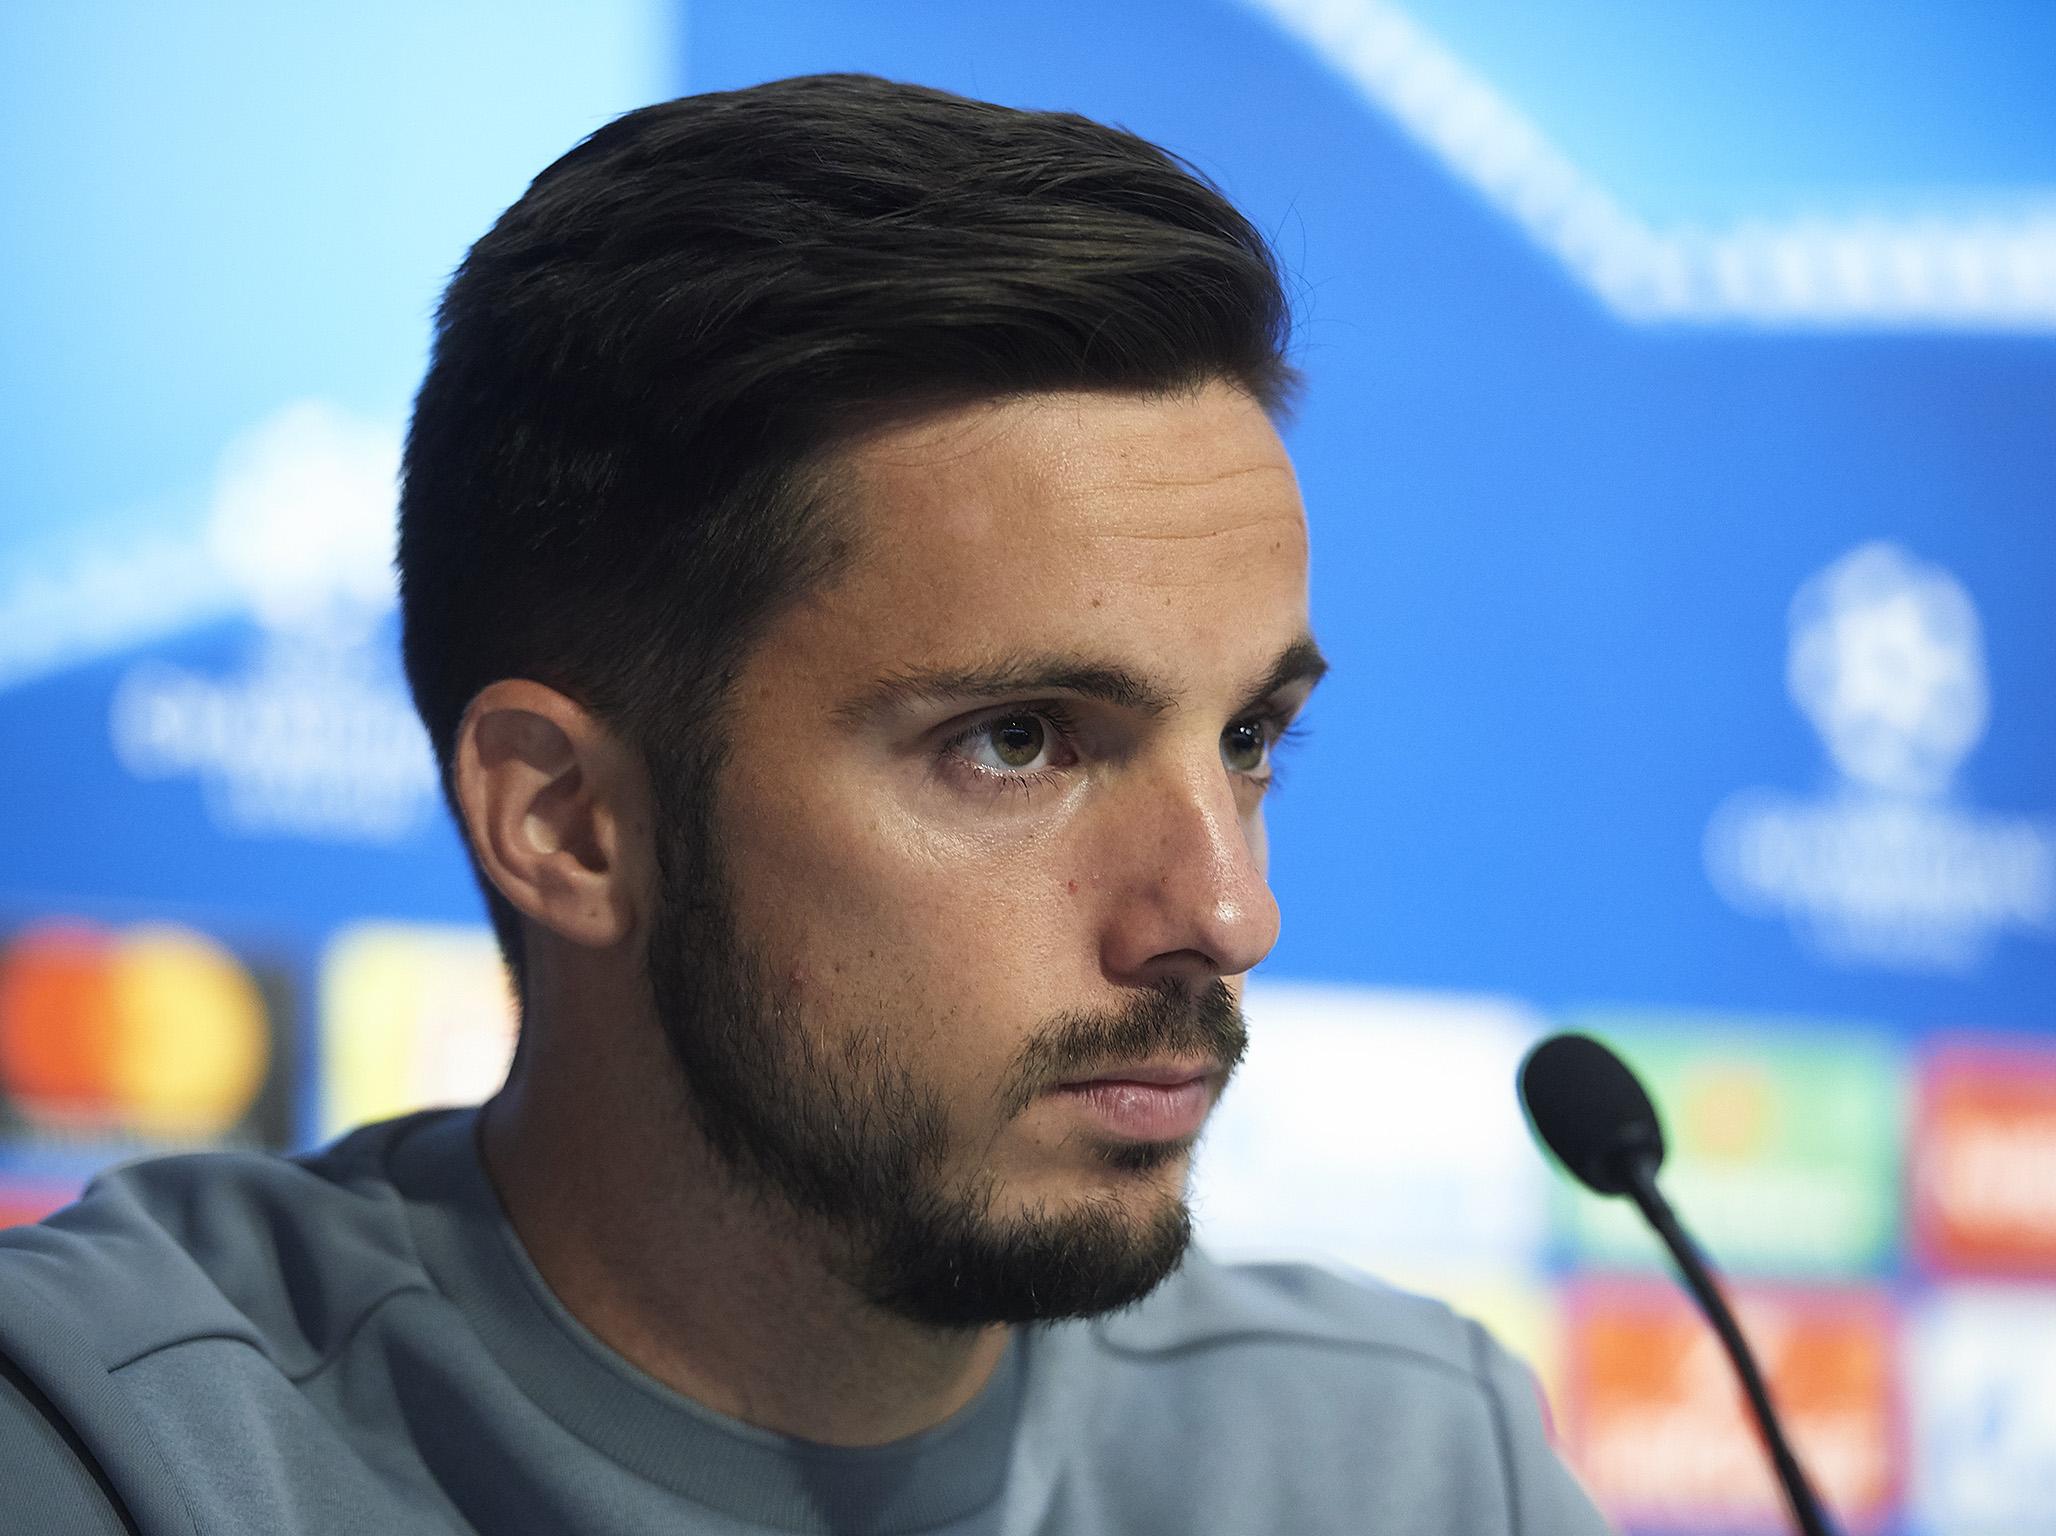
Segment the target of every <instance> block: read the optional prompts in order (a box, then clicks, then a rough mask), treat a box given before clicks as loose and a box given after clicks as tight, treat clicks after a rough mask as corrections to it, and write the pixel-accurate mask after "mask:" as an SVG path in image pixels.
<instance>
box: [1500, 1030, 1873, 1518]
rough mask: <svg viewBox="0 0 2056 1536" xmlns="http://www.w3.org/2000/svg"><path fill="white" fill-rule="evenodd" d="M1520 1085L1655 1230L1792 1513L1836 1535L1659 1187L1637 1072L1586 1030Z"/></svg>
mask: <svg viewBox="0 0 2056 1536" xmlns="http://www.w3.org/2000/svg"><path fill="white" fill-rule="evenodd" d="M1520 1089H1521V1103H1522V1105H1523V1106H1525V1108H1526V1109H1527V1112H1528V1124H1529V1125H1530V1126H1531V1127H1533V1128H1534V1132H1535V1134H1536V1135H1537V1136H1538V1137H1540V1138H1541V1140H1542V1142H1543V1144H1544V1145H1545V1146H1547V1147H1548V1148H1549V1150H1550V1151H1551V1152H1553V1153H1555V1154H1556V1160H1557V1161H1558V1162H1560V1163H1562V1164H1563V1166H1564V1168H1565V1170H1566V1171H1567V1172H1569V1173H1570V1175H1571V1176H1572V1177H1573V1178H1575V1179H1576V1180H1577V1181H1578V1182H1579V1183H1581V1184H1583V1185H1584V1186H1585V1187H1586V1188H1587V1189H1589V1190H1591V1191H1592V1192H1593V1193H1595V1194H1601V1195H1626V1196H1627V1197H1628V1198H1629V1199H1631V1200H1633V1201H1634V1202H1635V1205H1636V1207H1637V1208H1638V1209H1639V1210H1640V1211H1641V1212H1642V1214H1643V1216H1644V1217H1646V1218H1647V1219H1648V1222H1649V1225H1650V1226H1652V1227H1654V1228H1655V1229H1656V1235H1657V1236H1658V1237H1660V1238H1662V1239H1663V1245H1664V1247H1666V1248H1668V1249H1669V1250H1670V1254H1671V1258H1672V1259H1674V1260H1675V1261H1676V1262H1677V1266H1678V1274H1679V1276H1680V1277H1681V1278H1682V1279H1683V1280H1684V1282H1685V1287H1686V1289H1687V1290H1689V1291H1691V1293H1692V1298H1693V1300H1695V1301H1697V1302H1698V1303H1699V1310H1700V1311H1701V1312H1703V1313H1705V1314H1706V1320H1707V1322H1709V1323H1710V1324H1712V1325H1713V1331H1714V1332H1715V1333H1717V1334H1719V1335H1720V1341H1721V1343H1722V1344H1723V1345H1725V1346H1726V1348H1727V1351H1728V1358H1729V1359H1730V1360H1731V1361H1733V1362H1734V1366H1735V1374H1736V1375H1738V1376H1740V1377H1741V1378H1742V1390H1743V1391H1744V1392H1746V1393H1747V1394H1748V1396H1749V1406H1750V1408H1751V1410H1752V1411H1753V1412H1754V1413H1755V1415H1756V1427H1757V1429H1758V1430H1760V1431H1761V1432H1762V1435H1763V1443H1764V1445H1765V1447H1766V1448H1767V1449H1768V1450H1769V1452H1770V1459H1771V1465H1772V1466H1773V1467H1774V1468H1775V1469H1776V1471H1777V1474H1778V1481H1779V1483H1781V1484H1782V1485H1783V1486H1784V1490H1785V1500H1786V1502H1787V1503H1788V1504H1790V1505H1791V1507H1792V1518H1793V1519H1794V1520H1796V1521H1798V1523H1799V1529H1800V1531H1801V1532H1802V1533H1803V1536H1834V1527H1832V1526H1831V1525H1829V1524H1828V1521H1827V1516H1826V1515H1825V1514H1824V1513H1823V1511H1822V1508H1821V1503H1820V1499H1819V1498H1818V1497H1817V1496H1816V1495H1815V1493H1814V1491H1813V1487H1812V1485H1811V1484H1809V1483H1808V1482H1807V1480H1806V1473H1805V1471H1804V1470H1803V1469H1802V1468H1801V1467H1800V1465H1799V1458H1798V1457H1796V1456H1794V1455H1793V1454H1792V1448H1791V1446H1790V1445H1788V1444H1786V1442H1785V1432H1784V1430H1783V1429H1782V1428H1781V1427H1780V1426H1779V1424H1778V1416H1777V1413H1776V1411H1775V1410H1774V1409H1773V1408H1772V1407H1771V1402H1770V1392H1769V1390H1768V1389H1767V1388H1766V1387H1765V1386H1764V1384H1763V1375H1762V1373H1761V1372H1759V1371H1758V1370H1757V1368H1756V1360H1755V1358H1754V1357H1753V1356H1752V1355H1751V1354H1750V1353H1749V1345H1748V1343H1747V1342H1746V1341H1745V1340H1744V1339H1743V1337H1742V1330H1741V1329H1740V1328H1739V1327H1737V1326H1736V1324H1735V1315H1734V1313H1733V1312H1731V1311H1729V1310H1728V1304H1727V1301H1726V1299H1725V1298H1724V1297H1723V1296H1722V1295H1721V1292H1720V1287H1719V1286H1718V1285H1717V1284H1715V1282H1714V1278H1713V1271H1712V1269H1711V1267H1710V1266H1709V1265H1708V1264H1707V1262H1706V1260H1705V1259H1704V1258H1703V1257H1702V1256H1701V1255H1700V1252H1699V1249H1698V1247H1697V1245H1696V1244H1694V1243H1693V1241H1692V1238H1691V1235H1690V1234H1689V1233H1687V1232H1686V1231H1685V1229H1684V1227H1682V1226H1681V1225H1679V1223H1678V1218H1677V1216H1676V1214H1675V1213H1674V1212H1673V1211H1672V1210H1671V1208H1670V1202H1669V1201H1667V1200H1665V1199H1664V1198H1663V1193H1662V1191H1660V1190H1659V1189H1658V1188H1657V1187H1656V1171H1657V1169H1659V1168H1661V1167H1662V1166H1663V1127H1662V1126H1661V1125H1660V1124H1658V1123H1657V1119H1656V1106H1655V1105H1653V1104H1651V1103H1650V1102H1649V1095H1648V1093H1647V1092H1646V1091H1645V1090H1644V1089H1643V1087H1642V1084H1641V1083H1640V1082H1639V1081H1637V1080H1636V1077H1635V1074H1634V1073H1633V1072H1631V1071H1629V1070H1628V1067H1627V1064H1626V1063H1625V1062H1623V1061H1622V1060H1621V1059H1620V1058H1619V1057H1618V1056H1616V1055H1614V1054H1613V1052H1612V1051H1609V1050H1608V1049H1607V1048H1606V1047H1605V1046H1603V1045H1601V1044H1600V1043H1599V1042H1598V1041H1597V1040H1594V1039H1592V1038H1591V1037H1590V1036H1589V1035H1570V1034H1566V1035H1551V1036H1550V1037H1549V1038H1548V1039H1547V1040H1544V1041H1543V1042H1542V1043H1541V1044H1540V1045H1538V1046H1536V1047H1535V1048H1534V1049H1533V1050H1531V1051H1530V1052H1528V1059H1527V1060H1526V1061H1524V1062H1522V1063H1521V1071H1520Z"/></svg>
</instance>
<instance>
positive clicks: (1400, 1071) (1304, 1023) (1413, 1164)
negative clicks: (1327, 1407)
mask: <svg viewBox="0 0 2056 1536" xmlns="http://www.w3.org/2000/svg"><path fill="white" fill-rule="evenodd" d="M1245 1009H1246V1012H1247V1014H1248V1017H1249V1024H1250V1038H1251V1045H1250V1051H1249V1057H1248V1060H1247V1061H1246V1062H1245V1063H1244V1065H1243V1067H1242V1070H1241V1071H1240V1072H1239V1073H1237V1075H1236V1078H1235V1081H1234V1083H1233V1084H1232V1085H1231V1086H1230V1087H1229V1089H1228V1093H1227V1096H1226V1097H1225V1098H1224V1099H1223V1100H1222V1102H1221V1106H1220V1109H1219V1110H1218V1111H1217V1113H1216V1115H1215V1117H1214V1121H1213V1124H1212V1126H1211V1128H1210V1129H1209V1131H1208V1133H1207V1139H1206V1143H1205V1146H1204V1149H1203V1151H1202V1153H1201V1156H1200V1161H1199V1165H1198V1169H1197V1173H1196V1178H1195V1209H1196V1213H1197V1215H1198V1218H1199V1222H1200V1226H1201V1230H1202V1232H1203V1234H1204V1235H1205V1237H1206V1239H1207V1241H1209V1242H1210V1243H1212V1244H1213V1245H1215V1246H1216V1247H1219V1248H1223V1249H1234V1250H1240V1251H1244V1252H1247V1251H1251V1250H1264V1251H1273V1252H1276V1251H1287V1252H1293V1253H1301V1254H1308V1253H1310V1254H1315V1255H1319V1256H1322V1257H1326V1258H1331V1259H1337V1260H1341V1261H1343V1262H1345V1263H1349V1264H1354V1265H1357V1266H1359V1267H1361V1268H1364V1269H1368V1270H1373V1271H1376V1272H1380V1273H1382V1272H1384V1270H1385V1269H1387V1268H1388V1267H1390V1266H1391V1265H1393V1264H1395V1263H1398V1264H1414V1265H1418V1264H1434V1265H1437V1266H1440V1267H1441V1268H1443V1269H1444V1270H1445V1271H1446V1270H1448V1269H1450V1268H1453V1267H1469V1268H1488V1269H1491V1268H1504V1267H1506V1266H1522V1265H1527V1264H1530V1263H1533V1262H1537V1261H1539V1258H1540V1256H1541V1252H1542V1246H1543V1243H1544V1240H1545V1238H1546V1235H1547V1221H1548V1197H1547V1190H1548V1175H1547V1173H1546V1171H1545V1170H1544V1168H1543V1166H1542V1163H1541V1161H1540V1159H1539V1158H1538V1157H1537V1156H1536V1155H1535V1151H1534V1148H1533V1147H1532V1146H1531V1145H1530V1144H1529V1142H1528V1139H1527V1136H1526V1133H1525V1132H1524V1131H1523V1129H1522V1127H1521V1120H1520V1116H1519V1115H1518V1114H1517V1113H1515V1111H1514V1108H1513V1098H1512V1094H1513V1087H1512V1085H1513V1074H1514V1069H1515V1067H1516V1066H1517V1065H1518V1063H1519V1061H1520V1057H1521V1052H1522V1051H1523V1050H1524V1049H1525V1048H1526V1047H1527V1045H1528V1043H1529V1042H1530V1041H1532V1040H1533V1039H1534V1038H1535V1036H1536V1035H1537V1034H1539V1033H1540V1032H1541V1028H1542V1021H1541V1020H1540V1019H1539V1018H1538V1017H1537V1016H1536V1015H1534V1014H1533V1013H1531V1012H1529V1011H1528V1010H1526V1009H1524V1008H1522V1007H1521V1006H1520V1005H1518V1004H1515V1003H1511V1002H1505V1001H1501V1000H1498V999H1494V998H1481V997H1465V996H1460V995H1454V994H1450V995H1438V994H1429V993H1406V992H1379V991H1370V990H1353V989H1346V988H1304V987H1291V986H1284V985H1279V984H1263V983H1252V985H1251V986H1250V988H1249V992H1248V995H1247V998H1246V999H1245Z"/></svg>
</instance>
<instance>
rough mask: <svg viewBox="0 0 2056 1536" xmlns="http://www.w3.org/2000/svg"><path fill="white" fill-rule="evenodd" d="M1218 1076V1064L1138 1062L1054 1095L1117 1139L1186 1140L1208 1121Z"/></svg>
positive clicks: (1069, 1085)
mask: <svg viewBox="0 0 2056 1536" xmlns="http://www.w3.org/2000/svg"><path fill="white" fill-rule="evenodd" d="M1221 1072H1222V1068H1221V1066H1220V1064H1219V1063H1218V1062H1138V1063H1133V1064H1124V1065H1121V1066H1116V1067H1109V1068H1105V1069H1103V1070H1101V1071H1098V1072H1095V1073H1094V1074H1093V1075H1092V1076H1091V1077H1089V1078H1080V1079H1078V1080H1076V1081H1073V1082H1068V1083H1062V1084H1059V1085H1058V1086H1057V1087H1056V1088H1055V1089H1053V1090H1052V1094H1053V1095H1054V1096H1055V1097H1056V1098H1059V1099H1063V1100H1067V1101H1069V1102H1070V1103H1072V1104H1074V1105H1075V1106H1076V1107H1077V1109H1078V1111H1079V1112H1080V1113H1081V1114H1082V1115H1083V1116H1085V1117H1086V1118H1087V1119H1088V1120H1090V1121H1092V1122H1094V1124H1095V1125H1096V1127H1097V1128H1098V1129H1099V1130H1100V1131H1102V1132H1103V1133H1105V1134H1108V1135H1111V1136H1113V1137H1116V1138H1118V1139H1121V1140H1126V1141H1184V1140H1189V1139H1190V1138H1192V1137H1194V1136H1197V1135H1198V1134H1199V1130H1200V1127H1201V1126H1202V1125H1204V1124H1205V1123H1206V1117H1207V1112H1208V1111H1209V1110H1211V1109H1212V1108H1213V1098H1214V1092H1213V1088H1214V1081H1215V1079H1216V1078H1218V1077H1219V1076H1220V1075H1221Z"/></svg>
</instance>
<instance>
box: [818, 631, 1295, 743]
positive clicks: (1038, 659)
mask: <svg viewBox="0 0 2056 1536" xmlns="http://www.w3.org/2000/svg"><path fill="white" fill-rule="evenodd" d="M1327 670H1328V663H1327V660H1326V658H1324V657H1323V656H1322V655H1321V650H1320V647H1319V646H1317V645H1315V644H1314V641H1313V637H1312V636H1311V635H1301V636H1300V637H1299V638H1298V639H1296V640H1294V641H1293V642H1292V643H1291V644H1290V645H1288V646H1286V647H1285V649H1284V650H1282V651H1280V652H1279V653H1278V656H1277V659H1276V660H1275V661H1273V662H1272V663H1271V666H1270V669H1269V670H1268V671H1267V672H1265V673H1264V675H1263V676H1262V677H1261V678H1260V679H1258V680H1257V682H1255V683H1254V684H1253V685H1252V686H1251V687H1250V688H1249V690H1248V691H1247V692H1246V693H1245V694H1244V696H1243V700H1242V703H1241V704H1240V705H1239V706H1237V708H1236V711H1235V712H1236V713H1237V714H1242V713H1245V712H1247V711H1248V710H1251V709H1254V708H1255V707H1256V706H1257V705H1259V704H1261V703H1262V702H1263V701H1264V700H1265V699H1268V698H1269V697H1271V695H1273V694H1275V693H1277V692H1279V691H1280V690H1281V689H1285V688H1289V687H1291V686H1293V685H1294V684H1295V683H1302V682H1303V683H1305V684H1307V685H1308V686H1309V687H1311V686H1312V685H1313V684H1314V683H1317V682H1319V681H1320V680H1321V678H1322V677H1323V676H1324V675H1325V674H1326V673H1327ZM1037 693H1064V694H1071V695H1074V696H1076V697H1078V698H1085V699H1098V700H1100V701H1101V702H1102V703H1106V704H1112V705H1114V706H1115V707H1117V708H1120V709H1127V710H1133V711H1135V712H1136V713H1138V714H1144V715H1163V714H1166V713H1168V712H1169V711H1170V710H1171V709H1172V708H1173V707H1174V706H1175V705H1176V704H1177V702H1178V695H1177V693H1176V692H1175V691H1173V690H1171V689H1169V688H1166V687H1164V686H1162V685H1161V684H1158V683H1154V682H1151V681H1150V680H1149V679H1148V678H1145V677H1143V676H1142V675H1141V674H1140V673H1138V672H1136V671H1134V670H1133V669H1132V668H1129V667H1124V666H1121V665H1118V664H1116V663H1113V662H1105V661H1096V660H1093V659H1091V658H1088V657H1083V656H1066V655H1061V654H1048V655H1039V656H1018V657H1011V658H1008V659H1006V660H1003V661H998V662H993V663H991V664H989V665H985V666H975V667H915V668H909V669H907V670H906V671H902V672H894V673H892V674H890V675H889V676H886V677H882V678H880V679H878V681H877V682H875V683H873V684H871V686H870V687H868V688H866V689H864V691H863V692H861V693H859V694H858V695H857V696H856V697H854V698H852V699H850V700H848V701H847V702H845V703H843V704H841V705H838V706H837V707H836V710H835V715H836V718H837V719H839V720H842V721H844V722H845V723H848V724H852V725H854V724H858V723H860V722H862V721H864V720H868V719H871V718H873V717H875V716H877V715H880V714H884V713H887V712H889V711H892V710H896V709H904V708H908V707H910V706H912V705H917V704H932V703H935V702H938V701H943V700H976V699H1009V698H1020V697H1022V696H1023V695H1026V694H1037Z"/></svg>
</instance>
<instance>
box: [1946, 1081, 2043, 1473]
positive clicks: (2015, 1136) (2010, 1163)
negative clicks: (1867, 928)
mask: <svg viewBox="0 0 2056 1536" xmlns="http://www.w3.org/2000/svg"><path fill="white" fill-rule="evenodd" d="M1913 1145H1914V1150H1913V1160H1912V1168H1913V1172H1914V1179H1913V1226H1914V1236H1915V1243H1916V1251H1917V1252H1918V1253H1919V1254H1920V1256H1921V1257H1922V1259H1924V1260H1925V1261H1926V1262H1927V1263H1929V1264H1931V1265H1933V1266H1934V1267H1936V1268H1938V1269H1948V1270H1960V1271H1972V1272H1977V1271H1985V1272H2001V1273H2018V1274H2037V1275H2056V1050H2052V1049H2049V1048H2046V1047H2045V1048H2043V1049H2041V1050H2035V1049H2032V1048H2031V1047H2028V1046H2026V1045H2024V1044H2023V1045H2017V1046H2012V1047H1999V1046H1996V1045H1991V1046H1976V1045H1969V1044H1960V1043H1959V1044H1949V1045H1944V1046H1942V1047H1941V1048H1939V1049H1938V1050H1937V1051H1936V1052H1935V1053H1934V1055H1933V1056H1932V1057H1931V1058H1930V1059H1929V1061H1928V1063H1927V1066H1926V1070H1925V1071H1924V1073H1923V1074H1922V1081H1921V1093H1920V1112H1919V1117H1918V1120H1917V1122H1916V1128H1915V1134H1914V1144H1913ZM2051 1486H2052V1488H2056V1484H2052V1485H2051Z"/></svg>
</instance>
